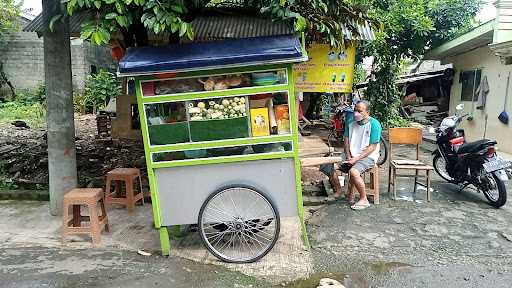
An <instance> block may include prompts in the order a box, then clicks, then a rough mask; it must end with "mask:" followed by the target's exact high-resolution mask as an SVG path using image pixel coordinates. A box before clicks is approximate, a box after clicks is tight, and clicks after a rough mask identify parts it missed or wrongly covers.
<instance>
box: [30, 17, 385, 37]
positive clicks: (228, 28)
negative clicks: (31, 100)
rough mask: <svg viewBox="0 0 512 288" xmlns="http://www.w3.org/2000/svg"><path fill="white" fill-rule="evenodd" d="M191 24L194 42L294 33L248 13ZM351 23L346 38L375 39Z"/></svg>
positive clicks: (37, 23)
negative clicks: (355, 30) (355, 28)
mask: <svg viewBox="0 0 512 288" xmlns="http://www.w3.org/2000/svg"><path fill="white" fill-rule="evenodd" d="M90 18H91V13H90V12H81V13H76V14H74V15H73V16H71V17H70V20H69V25H70V29H69V31H70V34H71V36H79V35H80V27H81V25H82V23H84V22H85V21H87V20H88V19H90ZM191 24H192V29H193V30H194V33H195V37H196V39H195V40H196V41H208V40H219V39H232V38H251V37H266V36H280V35H289V34H293V33H294V30H293V26H292V25H291V23H288V22H284V21H272V20H270V19H267V18H258V17H249V16H200V17H197V18H196V19H194V20H193V21H192V23H191ZM353 26H354V27H357V30H358V32H359V35H358V36H356V35H353V33H351V31H350V29H349V28H347V27H345V26H344V27H343V32H344V33H345V35H347V37H346V38H347V39H348V40H363V41H372V40H374V39H375V34H374V33H373V30H372V29H371V27H370V25H369V24H368V23H365V24H364V25H360V24H353ZM45 27H46V25H45V24H44V23H43V17H42V14H39V15H38V16H37V17H36V18H35V19H34V20H33V21H32V22H31V23H29V24H28V25H27V26H25V28H23V31H26V32H37V33H38V35H42V33H43V32H44V29H45ZM149 38H150V40H151V39H168V34H167V33H164V35H158V36H157V35H154V34H152V33H150V35H149Z"/></svg>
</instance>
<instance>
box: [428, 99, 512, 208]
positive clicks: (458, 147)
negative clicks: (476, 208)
mask: <svg viewBox="0 0 512 288" xmlns="http://www.w3.org/2000/svg"><path fill="white" fill-rule="evenodd" d="M463 109H464V105H463V104H459V105H458V106H457V107H456V111H457V112H456V113H455V115H453V116H448V117H446V118H444V119H443V121H442V122H441V125H440V126H439V127H438V128H436V129H435V132H436V144H437V147H438V149H437V150H436V151H434V152H433V153H432V154H433V155H434V159H433V166H434V169H435V170H436V172H437V174H439V176H441V178H443V179H444V180H446V181H448V182H450V183H454V184H457V185H460V186H461V190H462V189H464V188H466V187H467V186H469V185H473V186H474V187H475V188H476V189H477V190H478V191H479V192H483V194H484V196H485V198H487V200H488V201H489V203H490V204H491V205H492V206H494V207H496V208H499V207H501V206H503V205H505V203H506V202H507V188H506V185H505V182H507V181H508V180H509V179H510V178H512V168H511V164H512V162H510V161H507V160H505V159H503V158H501V157H500V156H498V154H497V153H496V144H497V142H496V141H494V140H489V139H482V140H478V141H475V142H466V140H465V134H464V129H458V128H457V126H458V125H459V124H460V123H461V121H462V120H463V119H464V118H465V117H467V116H469V114H464V115H460V116H459V113H460V112H461V111H462V110H463Z"/></svg>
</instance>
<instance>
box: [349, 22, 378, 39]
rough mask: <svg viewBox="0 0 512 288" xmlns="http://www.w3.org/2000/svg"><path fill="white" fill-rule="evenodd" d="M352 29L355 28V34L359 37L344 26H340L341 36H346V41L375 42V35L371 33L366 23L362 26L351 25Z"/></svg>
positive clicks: (370, 28)
mask: <svg viewBox="0 0 512 288" xmlns="http://www.w3.org/2000/svg"><path fill="white" fill-rule="evenodd" d="M352 26H353V27H357V32H358V33H359V35H355V33H354V34H353V33H352V32H351V31H350V29H349V28H348V27H346V26H345V25H343V26H342V29H343V34H345V35H346V37H345V38H346V39H348V40H356V41H373V40H375V33H374V32H373V29H372V27H371V26H370V24H369V23H368V22H365V23H364V24H356V23H352Z"/></svg>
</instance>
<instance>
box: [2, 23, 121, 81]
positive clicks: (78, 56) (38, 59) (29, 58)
mask: <svg viewBox="0 0 512 288" xmlns="http://www.w3.org/2000/svg"><path fill="white" fill-rule="evenodd" d="M0 61H2V62H3V63H4V72H5V73H6V74H7V76H8V77H9V80H10V81H11V82H12V83H13V85H14V86H15V87H16V89H33V88H35V87H36V86H37V85H38V83H39V82H43V81H44V55H43V39H42V38H38V37H37V35H36V33H31V32H18V33H15V34H11V35H9V36H8V38H7V40H6V41H5V43H4V44H2V45H1V46H0ZM71 63H72V73H73V85H74V87H75V88H76V89H79V90H82V89H83V87H84V83H85V79H86V77H87V75H89V74H90V73H91V65H95V66H96V67H97V68H98V71H99V69H100V68H104V69H108V70H111V71H115V69H116V63H115V62H113V60H112V58H111V57H110V52H109V50H108V48H105V47H98V46H94V45H92V44H90V43H89V42H83V41H82V40H80V39H75V40H72V41H71Z"/></svg>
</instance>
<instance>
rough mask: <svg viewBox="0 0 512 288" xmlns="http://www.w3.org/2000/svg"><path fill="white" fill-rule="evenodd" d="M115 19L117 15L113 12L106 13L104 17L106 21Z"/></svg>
mask: <svg viewBox="0 0 512 288" xmlns="http://www.w3.org/2000/svg"><path fill="white" fill-rule="evenodd" d="M116 17H117V13H114V12H112V13H108V14H107V15H105V19H107V20H111V19H114V18H116Z"/></svg>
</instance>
